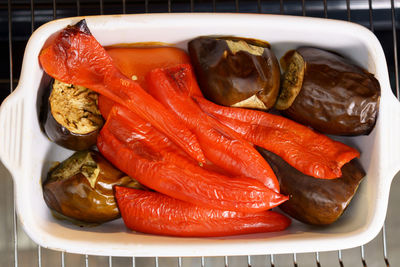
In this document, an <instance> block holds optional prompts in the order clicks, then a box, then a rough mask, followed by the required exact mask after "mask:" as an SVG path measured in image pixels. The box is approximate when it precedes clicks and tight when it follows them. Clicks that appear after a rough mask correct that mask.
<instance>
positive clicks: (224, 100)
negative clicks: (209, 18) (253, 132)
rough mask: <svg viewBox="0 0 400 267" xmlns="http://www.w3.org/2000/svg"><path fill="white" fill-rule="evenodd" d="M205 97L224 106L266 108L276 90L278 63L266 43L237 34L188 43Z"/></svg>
mask: <svg viewBox="0 0 400 267" xmlns="http://www.w3.org/2000/svg"><path fill="white" fill-rule="evenodd" d="M188 50H189V55H190V58H191V60H192V64H193V66H194V69H195V73H196V77H197V80H198V82H199V84H200V88H201V90H202V92H203V94H204V96H205V97H206V98H208V99H209V100H211V101H213V102H215V103H217V104H221V105H225V106H238V107H247V108H257V109H264V110H267V109H270V108H271V107H273V105H274V104H275V101H276V97H277V95H278V93H279V84H280V69H279V63H278V60H277V59H276V57H275V55H274V54H273V52H272V51H271V50H270V46H269V44H268V43H267V42H264V41H261V40H255V39H248V38H240V37H228V36H224V37H207V36H204V37H198V38H196V39H193V40H191V41H190V42H189V44H188Z"/></svg>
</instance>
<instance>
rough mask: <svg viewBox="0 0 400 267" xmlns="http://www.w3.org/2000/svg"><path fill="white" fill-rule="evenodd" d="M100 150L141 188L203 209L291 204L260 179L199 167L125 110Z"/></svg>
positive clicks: (111, 121)
mask: <svg viewBox="0 0 400 267" xmlns="http://www.w3.org/2000/svg"><path fill="white" fill-rule="evenodd" d="M97 147H98V148H99V150H100V152H101V153H102V154H103V155H104V156H105V157H106V158H107V159H108V160H109V161H110V162H111V163H113V164H114V165H115V166H116V167H117V168H119V169H120V170H122V171H124V172H125V173H127V174H128V175H130V176H131V177H135V179H137V180H138V181H139V182H140V183H141V184H143V185H145V186H147V187H149V188H151V189H154V190H156V191H158V192H160V193H163V194H165V195H168V196H170V197H174V198H177V199H180V200H182V201H186V202H190V203H193V204H196V205H199V206H203V207H208V208H217V209H224V210H233V211H243V212H258V211H262V210H267V209H270V208H273V207H276V206H278V205H279V204H281V203H283V202H284V201H286V200H287V199H288V197H286V196H283V195H281V194H279V193H276V192H274V191H273V190H270V189H268V188H267V187H266V186H265V185H263V184H262V183H260V182H259V181H257V180H255V179H251V178H247V177H243V178H242V177H234V178H231V177H227V176H224V175H222V174H219V173H216V172H211V171H209V170H207V169H204V168H202V167H200V166H198V164H197V163H196V162H195V161H193V160H191V159H190V158H188V157H187V156H186V155H185V154H184V153H179V148H178V147H177V146H176V145H175V144H173V143H172V142H170V141H169V140H168V138H167V137H166V136H165V135H163V134H162V133H160V132H159V131H157V130H156V129H154V128H152V127H151V125H149V123H147V122H146V121H143V120H142V119H141V118H140V117H138V116H135V115H134V114H133V113H131V112H130V111H128V110H126V109H125V110H124V109H123V107H119V106H115V107H113V109H112V111H111V113H110V114H109V117H108V120H107V122H106V124H105V126H104V127H103V129H102V130H101V132H100V135H99V137H98V142H97ZM185 157H186V158H188V159H185Z"/></svg>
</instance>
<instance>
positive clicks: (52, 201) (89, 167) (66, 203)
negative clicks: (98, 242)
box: [43, 151, 143, 223]
mask: <svg viewBox="0 0 400 267" xmlns="http://www.w3.org/2000/svg"><path fill="white" fill-rule="evenodd" d="M115 185H120V186H126V187H132V188H136V189H143V187H142V186H141V185H140V184H139V183H138V182H137V181H136V180H133V179H132V178H130V177H128V176H126V175H125V174H124V173H122V172H121V171H119V170H118V169H116V168H115V167H114V166H113V165H111V163H109V162H108V161H107V160H106V159H105V158H103V156H101V154H100V153H99V152H96V151H79V152H76V153H75V154H74V155H72V156H71V157H70V158H68V159H66V160H65V161H63V162H62V163H61V164H60V165H58V166H57V167H56V168H54V169H53V170H51V171H50V172H49V174H48V176H47V180H46V181H45V182H44V183H43V196H44V200H45V202H46V204H47V206H48V207H49V208H51V209H52V210H54V211H56V212H57V213H59V214H62V215H63V216H65V217H66V218H70V219H72V220H73V221H74V222H85V223H103V222H107V221H110V220H113V219H116V218H118V217H119V216H120V214H119V210H118V207H117V204H116V201H115V198H114V193H113V187H114V186H115Z"/></svg>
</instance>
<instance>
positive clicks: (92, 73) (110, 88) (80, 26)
mask: <svg viewBox="0 0 400 267" xmlns="http://www.w3.org/2000/svg"><path fill="white" fill-rule="evenodd" d="M39 61H40V64H41V65H42V67H43V69H44V71H45V72H46V73H47V74H49V75H50V76H52V77H53V78H56V79H58V80H60V81H62V82H66V83H70V84H74V85H80V86H84V87H87V88H90V89H91V90H93V91H96V92H97V93H99V94H102V95H104V96H106V97H108V98H109V99H111V100H113V101H115V102H117V103H119V104H121V105H123V106H126V107H127V108H128V109H130V110H132V111H133V112H135V113H136V114H138V115H139V116H140V117H142V118H144V119H145V120H147V121H149V122H151V124H152V125H153V126H154V127H155V128H157V129H159V130H160V131H162V132H163V133H165V134H166V135H167V136H168V137H169V138H171V140H172V141H173V142H175V143H176V144H178V145H179V146H180V147H182V149H184V150H185V151H186V152H187V153H188V154H189V155H191V156H192V157H193V158H195V159H196V160H197V161H199V162H205V157H204V154H203V152H202V151H201V148H200V145H199V143H198V141H197V138H196V136H195V135H194V134H193V133H191V132H190V131H189V130H188V129H187V128H186V127H185V126H184V125H183V124H182V123H181V122H180V121H179V120H178V119H177V118H176V117H175V116H174V115H173V114H172V113H171V112H170V111H169V110H167V109H166V108H165V107H164V106H163V105H162V104H160V103H159V102H158V101H156V100H155V99H154V98H153V97H152V96H151V95H149V94H148V93H147V92H146V91H144V90H143V89H142V88H141V87H140V85H139V84H138V83H136V82H135V81H133V80H132V79H130V78H128V77H126V76H124V75H123V74H122V73H121V72H120V71H119V70H118V69H117V68H116V67H115V66H114V64H113V61H112V59H111V57H110V56H109V55H108V54H107V52H106V51H105V49H104V48H103V47H102V46H101V45H100V43H99V42H98V41H97V40H96V39H95V38H94V36H93V35H92V34H91V33H90V31H89V28H88V27H87V25H86V22H85V20H81V21H80V22H78V23H77V24H75V25H73V26H68V27H66V28H65V29H63V30H61V32H59V33H57V34H56V35H55V36H53V37H52V38H50V40H48V42H47V44H45V47H44V49H43V50H42V51H41V53H40V55H39Z"/></svg>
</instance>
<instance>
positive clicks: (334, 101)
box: [276, 47, 380, 135]
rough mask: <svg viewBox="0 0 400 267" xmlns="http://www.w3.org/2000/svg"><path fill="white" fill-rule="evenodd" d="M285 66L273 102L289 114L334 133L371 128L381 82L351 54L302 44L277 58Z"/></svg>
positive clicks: (306, 123) (326, 131)
mask: <svg viewBox="0 0 400 267" xmlns="http://www.w3.org/2000/svg"><path fill="white" fill-rule="evenodd" d="M281 67H282V69H283V71H284V74H283V80H282V88H281V92H280V95H279V97H278V100H277V102H276V108H277V109H280V110H282V111H283V113H284V114H285V115H286V116H288V117H289V118H291V119H293V120H295V121H297V122H299V123H301V124H304V125H308V126H311V127H312V128H314V129H315V130H317V131H320V132H322V133H325V134H334V135H361V134H369V133H370V132H371V131H372V129H373V127H374V125H375V122H376V119H377V116H378V110H379V99H380V85H379V82H378V81H377V80H376V79H375V77H374V76H373V75H372V74H371V73H368V72H367V71H366V70H364V69H362V68H360V67H358V66H356V65H355V64H353V63H352V62H351V61H350V60H348V59H346V58H344V57H342V56H340V55H338V54H335V53H332V52H329V51H325V50H322V49H318V48H313V47H301V48H299V49H297V50H292V51H289V52H287V53H286V54H285V55H284V56H283V57H282V59H281Z"/></svg>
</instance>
